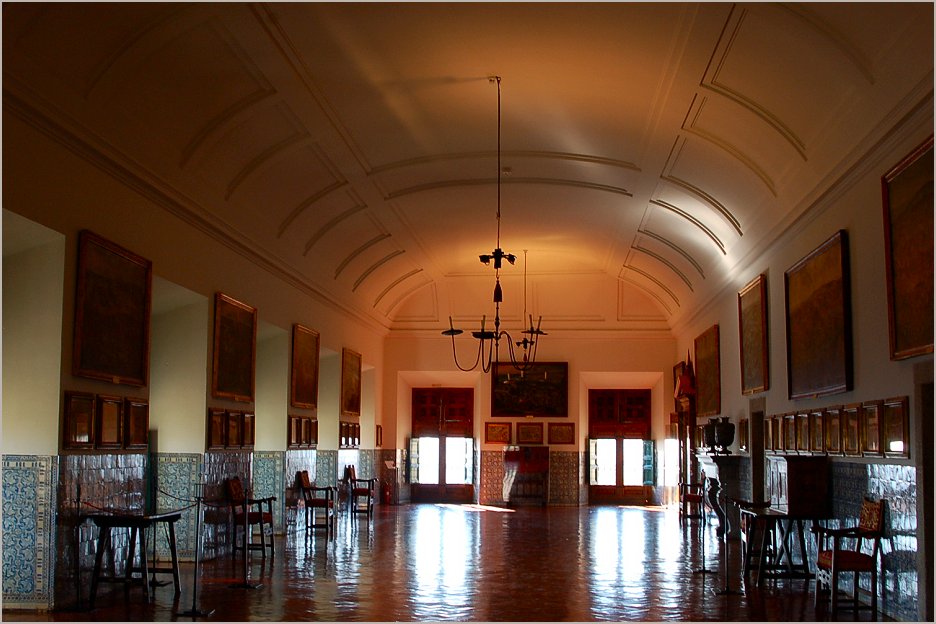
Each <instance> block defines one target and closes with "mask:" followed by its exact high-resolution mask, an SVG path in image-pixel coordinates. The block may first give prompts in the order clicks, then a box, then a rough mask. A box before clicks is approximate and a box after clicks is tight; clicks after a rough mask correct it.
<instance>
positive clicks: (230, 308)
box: [211, 292, 257, 403]
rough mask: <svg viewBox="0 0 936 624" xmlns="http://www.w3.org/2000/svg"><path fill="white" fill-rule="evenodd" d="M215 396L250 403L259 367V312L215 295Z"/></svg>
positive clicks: (213, 387) (213, 391) (213, 392)
mask: <svg viewBox="0 0 936 624" xmlns="http://www.w3.org/2000/svg"><path fill="white" fill-rule="evenodd" d="M212 362H213V365H212V367H211V368H212V374H211V395H212V396H213V397H215V398H217V399H231V400H233V401H241V402H244V403H250V402H252V401H253V400H254V375H255V372H256V365H257V309H256V308H254V307H251V306H249V305H247V304H246V303H242V302H240V301H238V300H236V299H234V298H232V297H229V296H228V295H225V294H224V293H220V292H219V293H215V316H214V348H213V360H212Z"/></svg>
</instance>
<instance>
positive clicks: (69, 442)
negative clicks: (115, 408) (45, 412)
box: [62, 391, 95, 449]
mask: <svg viewBox="0 0 936 624" xmlns="http://www.w3.org/2000/svg"><path fill="white" fill-rule="evenodd" d="M94 402H95V401H94V395H93V394H91V393H90V392H72V391H66V392H65V402H64V415H63V416H64V420H65V423H64V426H63V427H62V437H63V439H62V446H63V448H66V449H88V448H93V447H94V420H95V417H94V413H95V404H94Z"/></svg>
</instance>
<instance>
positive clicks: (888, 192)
mask: <svg viewBox="0 0 936 624" xmlns="http://www.w3.org/2000/svg"><path fill="white" fill-rule="evenodd" d="M881 192H882V196H883V205H884V258H885V263H886V271H887V319H888V329H889V340H890V357H891V359H892V360H903V359H906V358H910V357H914V356H917V355H922V354H925V353H932V352H933V136H932V135H930V137H929V138H928V139H927V140H926V141H924V142H923V144H922V145H920V146H918V147H917V148H916V149H914V150H913V151H912V152H911V153H910V154H908V155H907V156H906V157H905V158H904V159H903V160H901V161H900V162H899V163H897V164H896V165H895V166H894V167H893V168H891V170H890V171H888V172H887V173H885V174H884V175H883V176H882V177H881Z"/></svg>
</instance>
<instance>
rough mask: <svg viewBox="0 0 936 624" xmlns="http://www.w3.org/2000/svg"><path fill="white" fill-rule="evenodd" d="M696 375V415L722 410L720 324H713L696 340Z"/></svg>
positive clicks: (715, 413)
mask: <svg viewBox="0 0 936 624" xmlns="http://www.w3.org/2000/svg"><path fill="white" fill-rule="evenodd" d="M694 347H695V358H696V359H695V375H696V416H715V415H717V414H719V413H720V412H721V365H720V353H719V335H718V325H717V324H716V325H713V326H711V327H710V328H708V329H707V330H705V331H704V332H702V333H701V334H700V335H699V336H697V337H696V339H695V342H694Z"/></svg>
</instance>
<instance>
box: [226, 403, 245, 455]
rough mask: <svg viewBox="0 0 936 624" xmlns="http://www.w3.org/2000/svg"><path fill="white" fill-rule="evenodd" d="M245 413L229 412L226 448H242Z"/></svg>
mask: <svg viewBox="0 0 936 624" xmlns="http://www.w3.org/2000/svg"><path fill="white" fill-rule="evenodd" d="M243 429H244V414H243V413H241V412H228V413H227V431H226V435H225V438H224V446H225V448H240V447H241V446H242V445H243V443H244V439H243Z"/></svg>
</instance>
